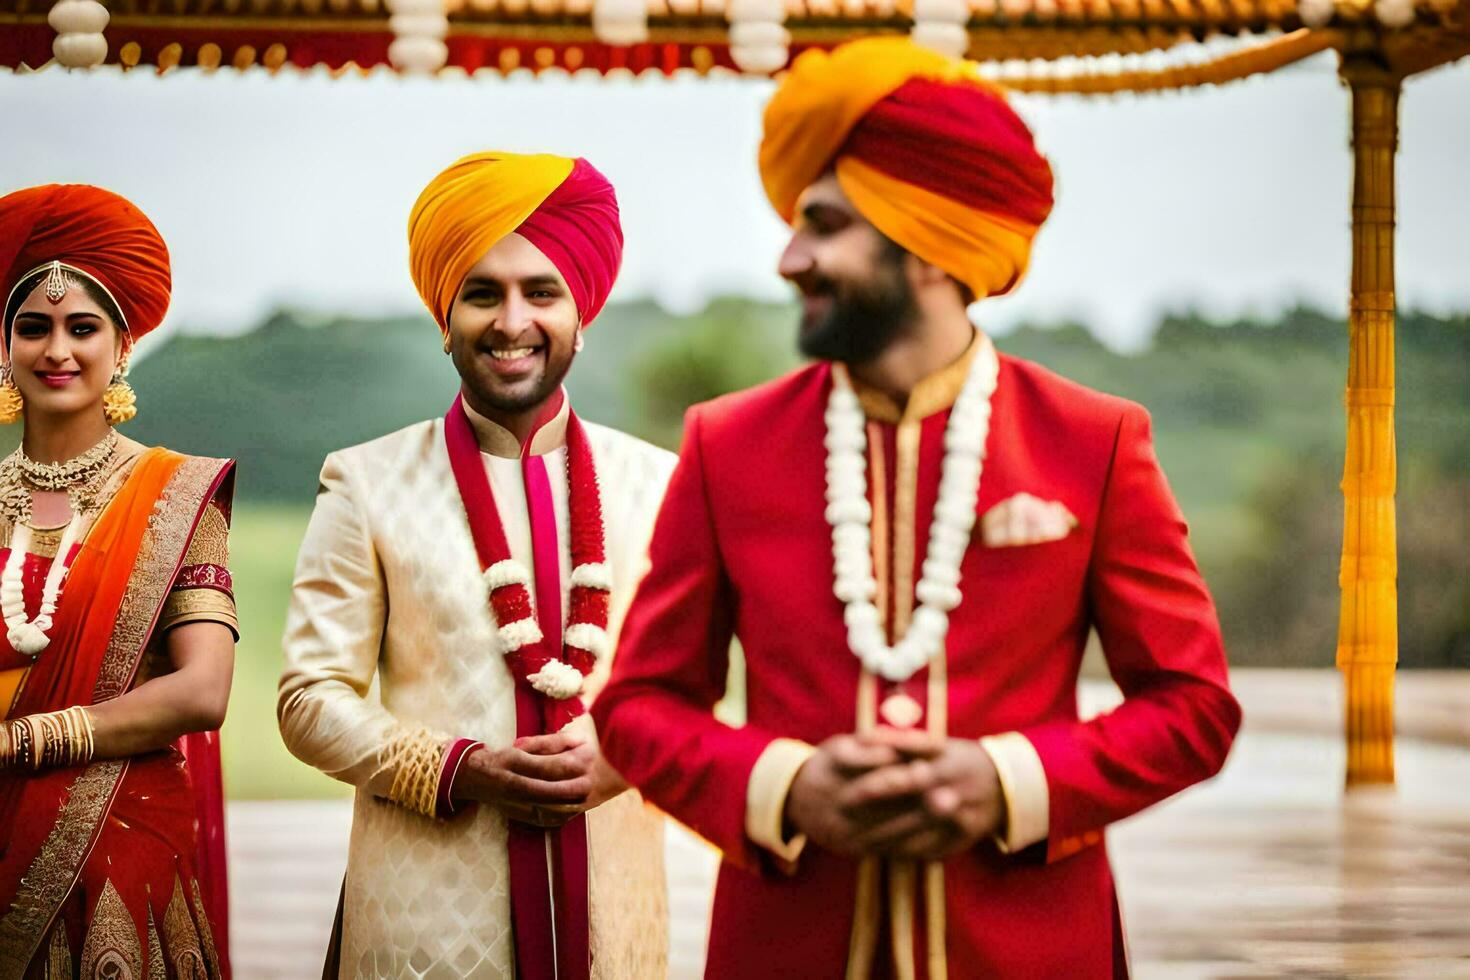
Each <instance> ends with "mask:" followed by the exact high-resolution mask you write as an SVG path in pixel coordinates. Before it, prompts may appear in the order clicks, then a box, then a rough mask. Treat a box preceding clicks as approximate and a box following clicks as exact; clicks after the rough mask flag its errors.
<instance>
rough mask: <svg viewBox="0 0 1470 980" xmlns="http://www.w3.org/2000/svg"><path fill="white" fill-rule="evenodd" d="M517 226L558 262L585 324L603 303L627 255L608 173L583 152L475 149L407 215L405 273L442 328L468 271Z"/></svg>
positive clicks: (433, 183) (446, 326)
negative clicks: (574, 156)
mask: <svg viewBox="0 0 1470 980" xmlns="http://www.w3.org/2000/svg"><path fill="white" fill-rule="evenodd" d="M512 233H516V234H520V235H522V236H524V237H525V238H526V240H527V241H529V242H530V243H531V244H532V245H535V246H536V247H537V248H538V249H540V250H541V251H542V253H543V254H545V255H546V257H547V258H548V259H550V260H551V263H552V264H553V265H555V266H556V269H557V271H558V272H560V273H561V275H562V278H563V279H565V280H566V282H567V288H568V289H570V290H571V293H572V299H573V301H574V302H575V303H576V304H577V311H578V312H579V313H580V314H581V316H582V325H583V326H586V325H587V324H589V323H591V322H592V320H593V318H595V317H596V316H597V314H598V313H599V312H600V311H601V310H602V306H603V304H604V303H606V302H607V294H608V293H609V292H611V290H612V286H613V282H614V281H615V280H616V279H617V277H618V267H619V265H621V263H622V260H623V229H622V225H621V224H620V223H619V220H618V199H617V196H616V195H615V194H614V192H613V187H612V184H610V183H609V182H608V179H607V178H606V177H604V176H603V175H602V174H601V173H600V172H598V170H597V168H596V167H594V166H592V164H590V163H588V162H587V161H586V160H583V159H580V158H578V159H575V160H574V159H571V158H569V157H559V156H552V155H550V154H544V153H542V154H529V155H528V154H520V153H500V152H487V153H474V154H471V155H470V156H467V157H462V158H461V159H459V160H456V161H455V162H454V163H453V164H452V165H451V166H450V167H449V168H448V169H447V170H445V171H444V172H443V173H441V174H439V176H437V177H435V178H434V179H433V180H432V181H430V182H429V186H428V187H425V188H424V191H423V193H422V194H420V195H419V199H418V201H417V202H415V203H414V206H413V211H412V212H411V213H410V214H409V217H408V267H409V274H410V275H412V276H413V283H414V285H415V286H416V287H417V288H418V291H419V296H421V297H422V298H423V300H424V305H425V306H427V307H428V308H429V312H430V313H432V314H434V319H435V320H437V321H439V329H441V330H443V331H445V332H446V333H447V332H448V330H449V310H450V307H452V306H453V305H454V299H455V297H456V296H457V295H459V288H460V286H461V285H463V283H464V280H465V276H467V275H469V272H470V270H471V269H473V268H474V267H475V264H476V263H477V262H479V261H480V259H482V258H484V257H485V253H486V252H488V251H490V249H491V248H493V247H494V246H495V244H496V243H497V242H499V241H500V240H501V239H502V238H504V237H505V236H506V235H509V234H512Z"/></svg>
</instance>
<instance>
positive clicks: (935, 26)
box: [911, 0, 970, 58]
mask: <svg viewBox="0 0 1470 980" xmlns="http://www.w3.org/2000/svg"><path fill="white" fill-rule="evenodd" d="M969 23H970V5H969V4H968V3H966V2H965V0H914V29H913V31H912V33H911V37H912V38H913V40H914V43H915V44H918V45H920V46H922V47H926V48H930V49H931V50H934V51H938V52H939V53H940V54H945V55H949V56H950V57H951V58H963V57H964V56H965V53H966V52H967V51H969V50H970V32H969V31H968V30H967V29H966V28H967V25H968V24H969Z"/></svg>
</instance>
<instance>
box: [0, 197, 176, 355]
mask: <svg viewBox="0 0 1470 980" xmlns="http://www.w3.org/2000/svg"><path fill="white" fill-rule="evenodd" d="M52 262H60V263H61V264H62V265H63V266H70V267H71V268H72V269H74V270H77V271H79V272H82V273H83V274H85V275H87V276H88V277H90V278H92V279H94V280H96V281H97V282H98V283H99V284H101V286H102V287H103V288H104V289H105V290H106V291H107V292H108V293H109V294H110V295H111V296H112V299H113V302H115V303H116V304H117V308H118V311H119V312H120V313H121V314H122V316H123V319H124V321H126V322H125V323H122V324H119V326H121V327H123V328H124V331H125V334H126V336H127V337H128V340H129V342H132V341H136V340H138V339H140V338H141V337H142V336H143V335H144V334H146V333H148V332H149V331H150V330H152V329H153V328H154V327H156V326H158V325H159V324H160V323H162V322H163V315H164V314H165V313H166V312H168V301H169V295H170V290H171V288H172V285H173V280H172V277H171V275H170V273H169V262H168V246H167V245H165V244H164V243H163V237H162V236H161V235H159V234H158V229H157V228H155V227H153V222H151V221H149V220H148V216H147V215H145V214H144V213H143V212H142V211H139V210H138V208H137V207H136V206H135V205H134V204H133V203H132V202H131V201H129V200H127V199H126V198H123V197H120V196H118V195H117V194H114V193H112V192H111V191H105V190H103V189H102V188H100V187H91V186H88V185H86V184H46V185H43V186H41V187H28V188H26V189H25V190H20V191H16V192H15V193H13V194H7V195H5V196H4V197H0V272H3V273H4V277H5V278H4V287H3V288H4V295H5V296H6V297H7V303H6V305H7V306H9V305H10V303H9V302H8V299H9V297H10V296H11V293H12V292H13V291H14V289H15V287H16V285H17V284H18V283H20V281H21V280H22V279H24V278H25V277H26V276H27V274H29V273H31V272H34V271H36V270H38V269H40V268H41V267H43V266H46V265H49V264H50V263H52ZM9 326H10V325H9V323H6V324H5V328H6V330H7V332H8V330H9Z"/></svg>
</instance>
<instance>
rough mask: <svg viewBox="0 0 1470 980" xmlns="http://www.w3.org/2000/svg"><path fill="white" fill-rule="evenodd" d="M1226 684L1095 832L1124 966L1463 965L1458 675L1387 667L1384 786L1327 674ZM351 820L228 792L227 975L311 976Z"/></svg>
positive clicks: (1466, 761) (685, 928) (1315, 971)
mask: <svg viewBox="0 0 1470 980" xmlns="http://www.w3.org/2000/svg"><path fill="white" fill-rule="evenodd" d="M1235 684H1236V688H1237V691H1238V692H1239V694H1240V696H1241V700H1242V701H1243V702H1244V704H1245V706H1246V718H1247V726H1246V730H1245V731H1244V732H1243V734H1242V735H1241V737H1240V739H1239V740H1238V741H1237V743H1236V748H1235V751H1234V752H1233V753H1232V756H1231V759H1230V761H1229V763H1228V764H1227V766H1226V769H1225V771H1224V773H1222V774H1221V776H1220V777H1219V778H1217V779H1216V780H1214V781H1212V782H1211V783H1209V784H1206V785H1204V786H1200V787H1197V788H1195V789H1193V790H1191V791H1189V792H1187V793H1184V794H1182V795H1181V796H1179V797H1177V798H1176V799H1174V800H1171V801H1169V802H1168V803H1166V804H1164V805H1162V806H1159V807H1156V808H1154V809H1153V810H1151V811H1148V812H1147V813H1144V814H1142V815H1140V816H1138V817H1136V818H1134V819H1132V820H1129V821H1125V822H1123V823H1121V824H1119V825H1118V826H1117V827H1115V828H1113V829H1112V831H1111V832H1110V834H1109V844H1110V847H1111V848H1112V850H1113V855H1114V857H1113V863H1114V867H1115V869H1116V872H1117V876H1118V882H1119V892H1120V895H1121V898H1122V902H1123V911H1124V916H1125V920H1126V923H1127V927H1128V932H1129V937H1130V946H1131V954H1132V962H1133V967H1134V973H1135V975H1136V976H1137V977H1139V978H1142V980H1150V978H1179V980H1189V978H1220V980H1225V978H1260V977H1299V978H1329V977H1405V978H1440V977H1445V978H1451V977H1466V978H1470V674H1465V675H1461V674H1439V675H1404V676H1403V677H1402V678H1401V680H1400V684H1399V691H1398V705H1399V717H1400V727H1401V729H1402V730H1403V731H1402V733H1401V736H1400V745H1399V753H1398V766H1399V783H1398V786H1397V787H1396V788H1395V789H1392V790H1355V791H1353V792H1352V793H1349V794H1344V793H1343V790H1342V785H1341V780H1342V772H1343V764H1344V751H1343V748H1342V745H1341V740H1340V735H1339V734H1338V731H1337V725H1338V719H1339V718H1340V717H1341V713H1340V712H1341V694H1340V686H1339V681H1338V680H1337V677H1336V675H1335V674H1333V673H1331V672H1313V671H1291V672H1266V671H1255V672H1251V671H1242V672H1239V673H1238V674H1237V675H1236V678H1235ZM1085 695H1086V698H1085V699H1086V701H1088V702H1089V703H1090V704H1091V705H1092V706H1093V707H1094V708H1101V707H1105V706H1106V705H1107V704H1108V703H1109V702H1110V701H1111V700H1113V699H1114V698H1115V697H1116V695H1115V694H1114V693H1111V692H1109V691H1108V690H1107V689H1106V688H1105V687H1103V686H1095V687H1090V688H1088V689H1087V691H1086V692H1085ZM1406 735H1410V736H1412V737H1406ZM350 820H351V814H350V810H349V808H348V806H347V805H346V804H344V803H342V802H330V803H286V802H280V803H257V802H251V803H234V804H232V805H231V808H230V845H231V860H232V865H231V876H232V880H233V899H234V904H233V908H234V916H233V923H232V926H233V930H234V931H233V942H234V950H235V966H236V976H237V977H238V978H240V980H258V978H277V977H279V978H297V977H299V978H307V977H316V976H319V975H320V958H319V957H320V951H321V949H322V947H323V944H324V942H325V939H326V933H327V929H328V927H329V926H330V923H331V916H332V912H333V909H334V907H335V903H336V898H337V888H338V885H339V884H340V881H341V873H342V867H343V864H344V863H345V854H346V835H347V830H348V825H349V823H350ZM669 852H670V861H669V867H670V869H671V873H670V889H671V891H670V894H671V900H672V907H673V921H672V922H671V924H670V926H671V950H670V952H671V957H670V961H671V968H672V969H671V972H672V974H673V976H675V977H680V978H692V977H697V976H699V975H700V972H701V966H702V962H703V946H704V937H705V932H706V928H707V922H708V915H709V901H710V885H711V881H712V874H713V869H714V855H713V854H712V853H711V852H709V851H708V849H707V848H705V847H704V846H703V845H702V844H700V843H699V842H698V841H696V840H694V839H693V838H692V837H690V836H689V835H688V834H687V833H684V832H682V831H681V830H679V829H678V828H674V829H673V830H671V833H670V835H669Z"/></svg>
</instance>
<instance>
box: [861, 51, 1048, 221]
mask: <svg viewBox="0 0 1470 980" xmlns="http://www.w3.org/2000/svg"><path fill="white" fill-rule="evenodd" d="M839 155H851V156H853V157H856V158H857V159H859V160H861V161H862V162H863V163H866V164H867V165H868V166H870V167H873V168H874V169H876V170H880V171H882V172H883V173H885V174H888V175H889V176H890V177H893V178H895V179H897V180H902V181H904V182H905V183H909V184H913V185H915V186H917V187H922V188H924V189H925V190H928V191H933V192H934V193H935V194H942V195H943V196H945V197H947V198H950V199H951V200H954V201H959V202H960V203H961V204H964V205H966V206H967V207H972V208H975V209H976V210H979V211H987V212H991V213H994V214H1003V215H1008V216H1010V217H1013V218H1018V219H1020V220H1021V221H1024V222H1026V223H1028V224H1032V225H1040V224H1041V223H1042V222H1044V221H1045V220H1046V217H1047V215H1048V214H1050V213H1051V207H1052V174H1051V167H1050V165H1048V164H1047V162H1046V159H1045V158H1044V157H1042V156H1041V154H1040V153H1038V152H1037V151H1036V144H1035V142H1034V140H1033V139H1032V136H1031V131H1030V130H1029V129H1027V128H1026V124H1025V123H1024V122H1022V121H1021V117H1020V116H1018V115H1016V113H1015V111H1014V110H1013V109H1011V107H1010V106H1009V105H1008V104H1007V103H1006V101H1005V99H1004V98H1003V97H1002V96H1000V95H998V94H997V93H995V92H993V91H991V90H989V89H987V88H984V87H982V86H979V85H973V84H963V83H961V84H956V83H952V82H940V81H935V80H933V79H928V78H913V79H910V80H909V81H907V82H904V83H903V84H902V85H900V86H899V87H898V88H897V89H895V90H894V91H893V93H892V94H890V95H889V96H888V97H886V98H884V99H883V100H881V101H880V102H878V103H877V104H876V105H875V106H873V108H871V109H869V110H868V112H867V113H866V114H865V115H864V116H863V118H862V119H861V120H860V121H859V122H858V124H857V125H856V126H854V127H853V130H852V133H851V134H850V135H849V136H848V138H847V142H846V143H844V144H843V147H842V149H841V150H840V151H839Z"/></svg>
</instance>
